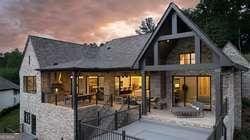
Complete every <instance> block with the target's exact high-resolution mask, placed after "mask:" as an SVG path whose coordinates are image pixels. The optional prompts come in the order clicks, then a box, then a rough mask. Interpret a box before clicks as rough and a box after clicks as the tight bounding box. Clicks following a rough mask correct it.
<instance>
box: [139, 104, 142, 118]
mask: <svg viewBox="0 0 250 140" xmlns="http://www.w3.org/2000/svg"><path fill="white" fill-rule="evenodd" d="M141 111H142V110H141V105H139V120H140V119H141V113H142V112H141Z"/></svg>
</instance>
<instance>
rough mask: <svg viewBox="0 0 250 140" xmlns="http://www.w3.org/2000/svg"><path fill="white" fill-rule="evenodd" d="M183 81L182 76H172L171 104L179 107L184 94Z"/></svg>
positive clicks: (181, 104)
mask: <svg viewBox="0 0 250 140" xmlns="http://www.w3.org/2000/svg"><path fill="white" fill-rule="evenodd" d="M184 83H185V78H184V77H174V79H173V106H176V107H181V106H184V105H185V103H184V99H185V94H184V90H183V86H184Z"/></svg>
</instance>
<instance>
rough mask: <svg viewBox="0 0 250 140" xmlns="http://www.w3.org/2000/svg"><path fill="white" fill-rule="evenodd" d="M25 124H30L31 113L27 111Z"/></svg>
mask: <svg viewBox="0 0 250 140" xmlns="http://www.w3.org/2000/svg"><path fill="white" fill-rule="evenodd" d="M24 123H26V124H30V113H29V112H27V111H24Z"/></svg>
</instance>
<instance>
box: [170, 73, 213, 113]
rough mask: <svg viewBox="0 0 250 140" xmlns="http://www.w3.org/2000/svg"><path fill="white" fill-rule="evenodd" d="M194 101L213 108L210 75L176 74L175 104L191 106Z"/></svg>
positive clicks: (174, 84) (174, 85)
mask: <svg viewBox="0 0 250 140" xmlns="http://www.w3.org/2000/svg"><path fill="white" fill-rule="evenodd" d="M194 101H199V102H202V103H204V104H205V108H206V109H211V77H210V76H174V77H173V106H178V107H180V106H191V105H192V103H193V102H194Z"/></svg>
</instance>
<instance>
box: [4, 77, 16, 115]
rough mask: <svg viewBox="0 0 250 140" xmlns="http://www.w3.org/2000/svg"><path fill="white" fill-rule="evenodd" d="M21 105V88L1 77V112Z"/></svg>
mask: <svg viewBox="0 0 250 140" xmlns="http://www.w3.org/2000/svg"><path fill="white" fill-rule="evenodd" d="M17 104H19V86H18V85H16V84H15V83H13V82H11V81H9V80H7V79H5V78H3V77H0V111H1V110H2V109H5V108H8V107H12V106H14V105H17Z"/></svg>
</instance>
